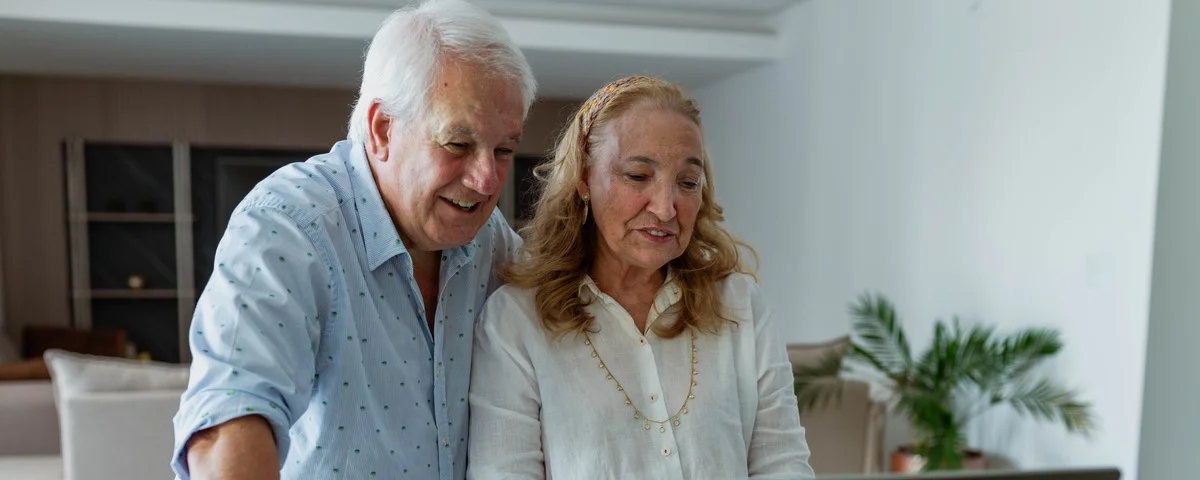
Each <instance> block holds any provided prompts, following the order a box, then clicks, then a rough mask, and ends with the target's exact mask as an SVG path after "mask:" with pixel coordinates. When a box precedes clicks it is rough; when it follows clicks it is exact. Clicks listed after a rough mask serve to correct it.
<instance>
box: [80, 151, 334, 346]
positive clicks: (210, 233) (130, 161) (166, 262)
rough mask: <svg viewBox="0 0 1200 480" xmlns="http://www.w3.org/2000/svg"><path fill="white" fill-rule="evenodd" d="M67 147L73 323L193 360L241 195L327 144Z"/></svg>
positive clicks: (82, 327)
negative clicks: (207, 294)
mask: <svg viewBox="0 0 1200 480" xmlns="http://www.w3.org/2000/svg"><path fill="white" fill-rule="evenodd" d="M63 152H64V156H65V158H64V162H65V175H66V179H65V180H66V185H67V219H68V230H69V250H70V252H69V253H70V259H71V261H70V267H71V298H70V301H71V310H72V322H73V326H74V327H75V328H79V329H121V330H124V331H125V332H126V334H127V336H128V338H129V339H130V341H132V342H133V343H134V344H135V346H136V347H137V349H138V350H139V351H141V352H148V353H149V354H150V356H151V358H153V359H155V360H161V361H168V362H188V361H190V360H191V358H190V355H189V349H188V338H187V332H188V327H189V326H190V325H191V320H192V314H193V312H194V309H195V306H196V299H197V293H196V292H197V288H196V286H197V285H200V286H203V285H204V283H205V282H207V281H208V278H209V276H210V275H211V273H212V262H213V257H214V255H215V251H216V247H217V243H218V241H219V240H220V237H221V233H222V232H223V231H224V229H225V223H226V221H227V219H228V217H229V215H230V214H231V213H232V212H233V210H234V208H235V207H236V205H237V203H238V202H239V201H241V199H242V197H244V196H245V195H246V193H248V192H249V190H250V189H251V188H253V187H254V185H255V184H257V183H258V182H259V181H260V180H262V178H263V177H265V176H267V175H269V174H270V173H271V172H273V171H274V170H276V169H278V168H279V167H282V166H283V165H286V164H288V163H291V162H296V161H304V160H306V159H308V158H309V157H310V156H312V155H314V154H316V153H319V152H313V151H300V150H264V149H246V148H225V147H215V146H197V145H193V144H189V143H188V142H183V141H176V142H173V143H152V144H136V143H116V142H100V141H89V140H84V139H73V140H69V141H67V142H65V144H64V150H63ZM133 276H136V277H138V278H137V279H131V277H133ZM134 287H136V288H134Z"/></svg>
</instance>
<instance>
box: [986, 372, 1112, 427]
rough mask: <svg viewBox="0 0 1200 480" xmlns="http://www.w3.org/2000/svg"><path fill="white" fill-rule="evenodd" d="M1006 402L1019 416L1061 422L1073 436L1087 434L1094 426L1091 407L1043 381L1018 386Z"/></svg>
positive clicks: (1064, 390)
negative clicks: (1024, 414)
mask: <svg viewBox="0 0 1200 480" xmlns="http://www.w3.org/2000/svg"><path fill="white" fill-rule="evenodd" d="M1006 400H1007V402H1008V404H1009V405H1011V406H1012V408H1013V409H1014V410H1016V411H1017V412H1018V413H1026V414H1029V415H1032V416H1033V417H1035V418H1038V419H1042V420H1048V421H1054V420H1061V421H1062V423H1063V426H1065V427H1066V428H1067V431H1070V432H1073V433H1074V432H1077V433H1084V434H1087V433H1090V432H1091V431H1092V429H1093V427H1094V426H1095V425H1094V419H1093V418H1092V414H1091V405H1090V404H1087V403H1084V402H1081V401H1079V400H1078V399H1077V398H1076V394H1075V393H1074V392H1071V391H1069V390H1066V389H1064V388H1062V387H1059V386H1057V385H1055V384H1053V383H1051V382H1050V381H1049V380H1046V379H1041V380H1038V381H1036V382H1025V383H1023V384H1020V385H1018V386H1017V388H1016V390H1014V391H1013V392H1012V393H1011V394H1010V395H1009V396H1008V398H1007V399H1006Z"/></svg>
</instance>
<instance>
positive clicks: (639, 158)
mask: <svg viewBox="0 0 1200 480" xmlns="http://www.w3.org/2000/svg"><path fill="white" fill-rule="evenodd" d="M625 161H628V162H636V163H644V164H646V165H650V166H652V167H653V166H657V165H658V164H659V162H658V160H655V159H653V158H650V157H647V156H645V155H634V156H632V157H628V158H626V159H625ZM684 162H685V163H687V164H688V165H695V166H697V167H704V162H703V161H701V160H700V159H699V158H696V157H688V158H687V159H686V160H684Z"/></svg>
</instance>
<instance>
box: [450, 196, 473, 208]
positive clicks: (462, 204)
mask: <svg viewBox="0 0 1200 480" xmlns="http://www.w3.org/2000/svg"><path fill="white" fill-rule="evenodd" d="M450 203H453V204H455V205H458V208H461V209H463V210H470V209H472V208H474V207H475V205H477V204H478V203H479V202H464V201H462V200H454V199H450Z"/></svg>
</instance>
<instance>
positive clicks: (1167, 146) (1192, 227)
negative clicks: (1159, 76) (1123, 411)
mask: <svg viewBox="0 0 1200 480" xmlns="http://www.w3.org/2000/svg"><path fill="white" fill-rule="evenodd" d="M1197 45H1200V4H1198V3H1197V2H1187V1H1176V2H1175V4H1174V7H1173V10H1172V12H1171V48H1170V55H1169V57H1168V59H1169V60H1168V62H1169V64H1168V67H1167V92H1166V101H1165V102H1164V103H1165V113H1164V117H1163V141H1162V163H1161V166H1160V170H1159V191H1158V222H1157V225H1156V230H1157V232H1156V234H1155V247H1154V274H1153V290H1152V292H1153V293H1152V294H1151V297H1150V333H1149V340H1148V344H1147V345H1148V346H1147V353H1146V386H1145V396H1144V397H1143V402H1144V405H1143V412H1144V413H1143V416H1142V433H1141V449H1140V452H1141V458H1140V460H1139V462H1138V463H1139V465H1140V475H1141V478H1142V479H1144V480H1157V479H1173V478H1196V477H1197V476H1200V455H1197V454H1196V446H1197V445H1200V408H1198V407H1200V374H1197V373H1196V372H1195V366H1196V353H1195V352H1196V342H1197V340H1200V320H1198V319H1200V304H1197V303H1196V298H1197V295H1196V293H1197V290H1198V289H1200V215H1198V213H1197V212H1198V210H1200V189H1197V185H1200V162H1198V161H1197V158H1200V136H1197V134H1196V129H1197V128H1198V126H1200V50H1197Z"/></svg>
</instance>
